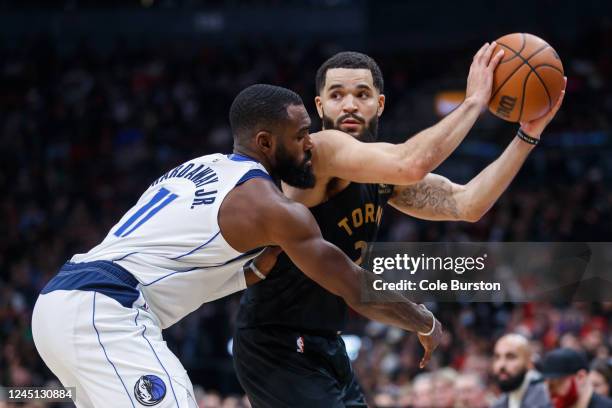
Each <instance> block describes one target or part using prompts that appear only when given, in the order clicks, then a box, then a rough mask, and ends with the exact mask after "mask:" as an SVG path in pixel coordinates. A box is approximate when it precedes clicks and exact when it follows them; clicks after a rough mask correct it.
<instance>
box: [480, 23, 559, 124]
mask: <svg viewBox="0 0 612 408" xmlns="http://www.w3.org/2000/svg"><path fill="white" fill-rule="evenodd" d="M496 42H497V47H496V48H495V50H494V51H493V55H495V53H497V51H499V49H500V48H502V49H503V50H504V57H503V59H502V60H501V61H500V62H499V65H498V66H497V68H496V69H495V73H494V78H493V93H492V95H491V100H490V101H489V110H490V111H491V113H493V114H494V115H496V116H498V117H500V118H502V119H504V120H507V121H509V122H528V121H530V120H533V119H537V118H539V117H540V116H543V115H545V114H546V113H548V111H549V110H550V109H551V108H552V107H553V105H554V104H555V102H556V101H557V99H558V98H559V96H561V91H563V85H564V81H563V64H562V63H561V59H560V58H559V55H558V54H557V53H556V52H555V50H554V49H553V48H552V47H551V46H550V45H548V43H547V42H546V41H544V40H542V39H541V38H539V37H536V36H535V35H531V34H525V33H515V34H508V35H505V36H503V37H501V38H500V39H498V40H497V41H496Z"/></svg>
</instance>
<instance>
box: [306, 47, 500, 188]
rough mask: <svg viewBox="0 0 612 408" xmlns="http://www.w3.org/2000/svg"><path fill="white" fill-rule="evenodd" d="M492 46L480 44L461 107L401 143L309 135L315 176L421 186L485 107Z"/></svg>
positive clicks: (494, 58) (326, 133) (493, 58)
mask: <svg viewBox="0 0 612 408" xmlns="http://www.w3.org/2000/svg"><path fill="white" fill-rule="evenodd" d="M495 46H496V44H495V43H494V42H493V43H491V44H488V43H486V44H484V45H483V46H482V48H481V49H480V50H479V51H478V52H477V53H476V55H475V56H474V59H473V61H472V65H471V67H470V72H469V75H468V80H467V88H466V98H465V100H464V101H463V103H462V104H461V105H460V106H459V107H458V108H457V109H455V110H454V111H453V112H451V113H450V114H448V115H447V116H446V117H445V118H444V119H442V120H441V121H440V122H438V123H437V124H436V125H434V126H432V127H430V128H428V129H425V130H423V131H421V132H419V133H417V134H416V135H414V136H413V137H411V138H410V139H408V140H407V141H406V142H404V143H401V144H390V143H361V142H358V141H357V140H354V139H353V138H351V137H350V136H348V135H344V136H342V135H339V133H341V132H337V131H336V132H334V131H323V132H319V133H315V134H313V135H311V139H312V141H313V144H314V149H313V167H314V169H315V171H316V172H317V175H320V176H323V177H325V176H327V177H338V178H342V179H346V180H351V181H355V182H360V183H385V184H402V185H405V184H412V183H415V182H418V181H420V180H422V179H423V178H424V177H425V176H426V175H427V174H428V173H430V172H431V171H432V170H434V169H435V168H436V167H438V166H439V165H440V163H442V162H443V161H444V160H446V158H447V157H448V156H449V155H450V154H451V153H452V152H453V151H454V150H455V149H456V148H457V146H459V144H460V143H461V141H463V139H464V138H465V136H466V135H467V133H468V132H469V131H470V129H471V128H472V126H473V125H474V123H475V122H476V119H478V116H479V115H480V113H481V112H482V110H483V109H484V108H485V107H486V106H487V103H488V102H489V99H490V97H491V88H492V86H493V71H494V70H495V67H496V66H497V64H498V63H499V61H500V60H501V58H502V56H503V51H500V52H498V53H497V54H496V55H493V50H494V49H495ZM318 156H320V157H318Z"/></svg>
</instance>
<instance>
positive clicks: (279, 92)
mask: <svg viewBox="0 0 612 408" xmlns="http://www.w3.org/2000/svg"><path fill="white" fill-rule="evenodd" d="M291 105H304V102H303V101H302V98H301V97H300V96H299V95H298V94H296V93H295V92H293V91H291V90H289V89H287V88H282V87H280V86H274V85H267V84H256V85H251V86H249V87H248V88H246V89H244V90H242V91H241V92H240V93H239V94H238V96H236V98H235V99H234V102H232V106H231V108H230V113H229V120H230V126H231V128H232V133H233V135H234V138H235V139H236V138H239V139H241V138H244V137H248V136H251V135H252V134H254V133H255V132H257V131H258V130H259V129H258V128H259V127H266V126H273V125H275V124H278V123H279V122H283V121H285V120H287V119H288V118H289V116H288V114H287V107H288V106H291Z"/></svg>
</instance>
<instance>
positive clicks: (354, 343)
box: [227, 334, 362, 361]
mask: <svg viewBox="0 0 612 408" xmlns="http://www.w3.org/2000/svg"><path fill="white" fill-rule="evenodd" d="M342 340H344V344H345V345H346V353H347V354H348V356H349V358H350V359H351V361H355V360H356V359H357V356H359V350H360V349H361V343H362V342H361V338H360V337H359V336H357V335H355V334H343V335H342ZM233 347H234V339H229V340H228V342H227V353H228V354H229V355H230V356H231V355H233V354H232V349H233Z"/></svg>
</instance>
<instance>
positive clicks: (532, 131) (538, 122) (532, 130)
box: [521, 77, 567, 139]
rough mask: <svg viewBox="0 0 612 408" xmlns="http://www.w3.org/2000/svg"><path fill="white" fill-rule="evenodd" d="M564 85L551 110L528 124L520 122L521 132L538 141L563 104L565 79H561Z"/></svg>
mask: <svg viewBox="0 0 612 408" xmlns="http://www.w3.org/2000/svg"><path fill="white" fill-rule="evenodd" d="M563 79H564V81H565V84H564V85H563V91H561V96H559V99H557V102H555V104H554V106H553V107H552V109H551V110H550V111H549V112H548V113H547V114H546V115H544V116H542V117H539V118H537V119H534V120H531V121H529V122H521V129H522V130H523V132H525V133H527V134H528V135H529V136H531V137H533V138H536V139H539V138H540V135H542V132H543V131H544V129H546V126H548V124H549V123H550V121H551V120H552V119H553V118H554V117H555V115H556V114H557V111H559V108H561V104H562V103H563V98H564V97H565V87H566V86H567V77H563Z"/></svg>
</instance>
